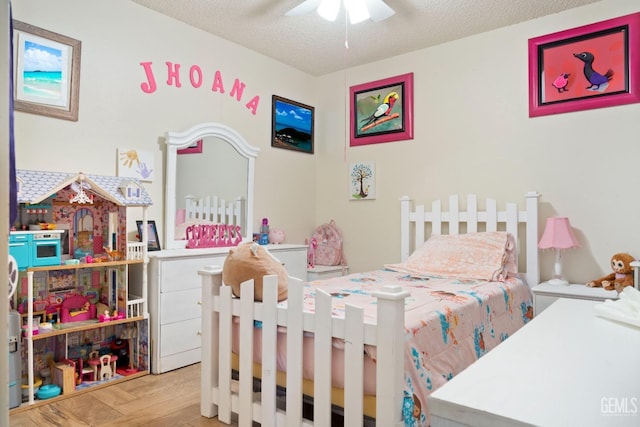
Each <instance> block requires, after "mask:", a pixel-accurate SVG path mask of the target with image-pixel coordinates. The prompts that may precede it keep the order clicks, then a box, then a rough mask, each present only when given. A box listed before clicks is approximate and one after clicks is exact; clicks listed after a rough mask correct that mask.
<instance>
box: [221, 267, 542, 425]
mask: <svg viewBox="0 0 640 427" xmlns="http://www.w3.org/2000/svg"><path fill="white" fill-rule="evenodd" d="M384 285H399V286H402V287H403V288H404V289H406V290H408V291H409V292H410V293H411V295H410V296H409V297H408V298H407V299H406V302H405V307H406V310H405V331H406V340H405V343H406V345H405V398H404V407H403V412H404V417H405V425H407V426H428V425H429V419H428V412H427V408H426V402H427V396H428V395H429V394H430V393H431V392H432V391H433V390H435V389H437V388H438V387H440V386H441V385H443V384H445V383H446V382H447V381H448V380H450V379H451V378H452V377H453V376H454V375H456V374H458V373H459V372H461V371H462V370H463V369H464V368H466V367H467V366H469V365H470V364H471V363H473V362H474V361H476V360H477V359H478V358H480V357H481V356H482V355H484V354H485V353H486V352H488V351H489V350H490V349H492V348H494V347H495V346H496V345H498V344H499V343H501V342H502V341H504V340H505V339H507V338H508V337H509V336H510V335H511V334H513V333H514V332H515V331H517V330H518V329H519V328H521V327H522V326H523V325H524V324H525V323H527V322H528V321H529V320H530V319H531V318H532V317H533V305H532V298H531V292H530V290H529V288H528V286H526V285H525V284H524V283H523V282H522V281H521V280H520V279H517V278H508V279H507V280H506V281H504V282H486V281H481V280H468V279H443V278H438V277H421V278H418V277H412V276H410V275H409V274H406V273H400V272H395V271H391V270H386V269H385V270H376V271H371V272H367V273H356V274H350V275H348V276H343V277H338V278H333V279H329V280H320V281H315V282H308V283H305V284H304V286H305V290H304V305H305V311H310V312H313V311H315V310H314V308H315V307H314V302H315V299H314V296H315V292H316V287H318V288H322V289H323V290H325V291H326V292H327V293H329V294H331V295H333V296H334V298H333V315H334V316H337V317H343V318H344V313H345V304H346V303H349V304H352V305H357V306H360V307H363V308H364V318H365V321H369V322H371V323H376V304H375V298H373V297H371V293H372V292H373V291H376V290H379V289H381V288H382V286H384ZM286 304H287V302H286V301H283V302H281V303H280V304H279V305H280V306H282V307H286ZM236 332H237V331H236ZM281 332H282V333H279V334H278V350H279V355H278V369H279V370H282V371H286V336H285V335H286V334H285V332H286V330H285V329H284V328H283V330H282V331H281ZM260 338H261V337H260V334H256V335H255V339H256V340H257V341H256V342H255V345H254V352H255V354H254V360H256V361H259V360H260V354H259V353H260V348H261V342H260V341H261V339H260ZM233 347H234V351H237V350H238V349H237V341H236V340H234V345H233ZM366 351H367V354H368V355H369V356H370V357H367V358H365V365H364V368H365V375H364V378H365V384H364V390H365V394H371V395H375V387H376V384H375V374H374V372H375V358H376V349H375V347H371V348H367V350H366ZM342 354H343V352H342V345H341V342H339V341H338V340H337V341H336V342H335V343H334V351H333V355H332V363H333V365H332V366H333V376H332V382H333V386H334V387H342V386H343V378H342V377H343V372H344V361H343V357H342ZM304 356H305V364H304V366H303V375H304V376H305V378H309V379H313V337H312V336H306V337H305V339H304Z"/></svg>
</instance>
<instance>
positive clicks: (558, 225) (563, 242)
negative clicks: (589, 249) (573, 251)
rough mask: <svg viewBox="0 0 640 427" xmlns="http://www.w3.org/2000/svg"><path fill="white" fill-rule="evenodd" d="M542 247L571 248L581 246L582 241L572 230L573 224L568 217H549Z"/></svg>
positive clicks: (541, 241) (539, 245) (540, 245)
mask: <svg viewBox="0 0 640 427" xmlns="http://www.w3.org/2000/svg"><path fill="white" fill-rule="evenodd" d="M538 247H539V248H540V249H569V248H579V247H580V243H578V239H576V236H574V235H573V232H572V231H571V224H569V218H567V217H551V218H547V224H546V225H545V227H544V233H543V234H542V238H541V239H540V242H538Z"/></svg>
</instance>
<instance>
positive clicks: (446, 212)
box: [199, 192, 539, 427]
mask: <svg viewBox="0 0 640 427" xmlns="http://www.w3.org/2000/svg"><path fill="white" fill-rule="evenodd" d="M538 197H539V196H538V194H537V193H536V192H529V193H527V194H526V196H525V204H524V205H525V209H524V210H519V208H518V204H517V203H506V205H505V208H504V210H498V207H497V203H496V201H495V200H492V199H487V200H486V201H485V202H484V210H480V209H479V206H478V203H477V198H476V196H474V195H469V196H467V198H466V210H464V211H463V210H460V201H459V198H458V197H457V196H451V197H450V198H449V204H448V208H447V209H443V204H442V202H441V201H435V202H433V203H432V204H431V210H430V211H426V210H425V207H424V206H423V205H418V206H416V207H415V208H413V205H412V202H411V200H410V199H409V198H408V197H403V198H402V199H401V201H400V205H401V208H400V217H401V218H400V229H401V252H400V260H401V262H400V263H396V264H389V265H386V266H384V268H382V269H380V270H376V271H372V272H365V273H354V274H350V275H348V276H344V277H342V278H334V279H329V280H326V281H316V282H308V283H303V282H301V281H297V280H296V279H293V278H290V280H289V286H288V299H287V300H286V301H284V302H280V303H278V301H277V292H278V290H277V283H276V282H277V280H276V278H275V277H273V276H267V277H265V278H264V289H263V301H262V302H254V299H253V293H254V288H253V283H252V282H251V281H249V282H246V283H243V284H242V287H241V295H240V298H236V297H233V295H232V292H231V287H229V286H225V285H223V284H222V275H221V269H220V268H219V267H216V266H208V267H205V268H203V269H202V270H200V271H199V274H200V275H201V276H202V280H203V291H202V292H203V301H202V304H203V306H202V364H201V370H202V373H201V375H202V378H201V414H202V415H203V416H205V417H213V416H216V415H217V416H218V419H219V420H220V421H222V422H225V423H230V422H231V421H232V416H234V417H237V420H238V423H239V425H241V426H244V425H246V426H250V425H252V422H253V421H256V422H259V423H261V425H263V426H270V425H288V426H302V425H305V426H306V425H309V426H310V425H332V416H333V413H335V412H336V408H337V411H339V412H340V414H341V416H343V423H344V425H348V426H353V425H362V424H373V423H375V424H376V425H379V426H385V427H386V426H402V425H428V423H429V419H428V409H427V408H426V401H427V399H426V397H427V396H428V395H429V394H430V393H431V392H432V391H433V390H434V389H436V388H437V387H439V386H440V385H442V384H443V383H445V382H446V381H448V380H449V379H450V378H451V377H452V376H454V375H456V374H457V373H458V372H460V371H461V370H462V369H464V367H466V366H468V365H469V364H470V363H472V362H473V361H474V360H476V359H477V358H479V357H481V356H482V355H483V354H485V353H486V352H488V351H490V350H491V348H493V347H495V346H496V345H498V344H499V343H500V342H501V341H503V340H504V339H507V338H508V336H509V335H510V334H512V333H513V332H515V331H516V330H517V329H518V328H520V327H521V326H522V325H524V324H525V323H526V322H527V321H528V320H530V319H531V317H532V301H531V292H530V290H529V288H528V286H534V285H536V284H537V283H538V282H539V280H538V279H539V266H538V250H537V237H538V229H537V224H538V214H537V212H538V210H537V203H538ZM427 236H431V237H430V238H429V239H428V240H427ZM445 236H449V237H445ZM476 236H482V237H481V241H482V242H483V244H484V241H485V240H487V239H486V237H487V236H490V239H488V240H490V241H492V242H494V243H496V244H497V245H498V246H500V245H504V246H505V248H509V251H507V252H508V253H509V254H510V256H506V254H507V252H505V254H503V255H502V260H501V267H500V271H499V272H498V271H497V270H496V269H495V268H493V265H492V263H494V262H495V260H494V259H491V260H490V261H487V265H489V266H490V267H491V268H488V269H487V271H491V272H492V274H491V280H479V279H476V278H472V279H469V278H466V276H464V275H459V276H456V275H455V274H454V276H456V277H441V275H438V276H434V275H430V274H423V273H424V272H420V273H416V272H413V271H412V268H413V266H414V264H412V263H411V262H412V261H416V260H420V259H421V258H420V257H422V256H424V255H429V254H433V253H439V252H433V250H434V249H433V248H434V247H436V248H437V247H438V245H437V243H432V242H439V241H445V242H446V244H445V245H444V246H445V247H450V248H451V247H453V248H455V247H456V246H455V245H454V246H450V245H451V241H452V240H457V241H458V243H462V244H463V245H464V247H467V248H468V247H475V246H474V244H475V243H472V244H470V243H469V242H470V241H469V240H468V239H476ZM505 236H506V237H505ZM503 239H504V240H503ZM458 243H456V244H458ZM505 243H506V244H505ZM434 245H435V246H434ZM412 248H418V249H417V250H413V249H412ZM424 248H428V250H426V252H425V249H424ZM473 253H474V252H472V255H471V256H473ZM478 253H480V252H478ZM483 253H484V252H483ZM435 261H438V262H440V261H441V260H435ZM505 261H510V262H505ZM516 263H518V264H519V265H520V267H521V268H520V269H519V270H523V268H522V267H525V268H526V270H525V272H524V273H520V274H519V275H517V276H519V277H514V274H513V273H514V272H517V271H518V270H515V271H511V272H509V270H510V269H513V268H515V264H516ZM436 264H437V262H436ZM440 264H442V262H440ZM445 264H446V263H445ZM509 264H510V265H509ZM496 273H498V274H497V275H496ZM423 293H426V294H428V295H429V296H430V298H431V299H423V296H422V294H423ZM460 310H461V311H460ZM377 319H384V320H385V321H384V322H378V321H377ZM278 350H280V352H279V351H278ZM345 360H346V361H348V362H344V361H345ZM340 361H342V362H340ZM346 364H348V369H333V368H332V366H333V367H334V368H335V367H336V366H338V367H339V366H342V365H346ZM443 366H444V367H443ZM336 372H338V373H336ZM373 372H375V374H374V373H373ZM246 373H249V374H246ZM372 377H373V378H372ZM372 379H373V380H372ZM257 380H259V386H260V388H259V389H258V388H256V382H257ZM258 390H259V391H258ZM309 401H312V402H313V406H312V409H311V411H310V413H307V411H306V408H307V407H308V405H305V403H306V402H309ZM233 414H235V415H233Z"/></svg>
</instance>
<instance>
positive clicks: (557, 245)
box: [538, 217, 580, 286]
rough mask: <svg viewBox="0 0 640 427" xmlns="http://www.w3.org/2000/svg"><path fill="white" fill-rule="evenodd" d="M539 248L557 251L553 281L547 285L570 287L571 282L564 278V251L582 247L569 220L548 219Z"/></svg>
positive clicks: (562, 218) (559, 218) (563, 218)
mask: <svg viewBox="0 0 640 427" xmlns="http://www.w3.org/2000/svg"><path fill="white" fill-rule="evenodd" d="M538 247H539V248H540V249H555V250H556V262H555V264H554V270H553V279H551V280H549V281H548V282H547V283H550V284H552V285H565V286H566V285H568V284H569V282H568V281H567V280H565V279H564V278H563V277H562V250H563V249H570V248H579V247H580V244H579V243H578V239H576V237H575V236H574V235H573V232H572V231H571V224H569V218H566V217H551V218H547V224H546V225H545V227H544V233H542V238H541V239H540V242H538Z"/></svg>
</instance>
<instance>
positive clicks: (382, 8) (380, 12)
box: [364, 0, 396, 21]
mask: <svg viewBox="0 0 640 427" xmlns="http://www.w3.org/2000/svg"><path fill="white" fill-rule="evenodd" d="M364 2H365V3H366V4H367V10H368V11H369V15H371V19H373V20H374V21H383V20H385V19H387V18H389V17H391V16H392V15H394V14H395V13H396V12H395V11H394V10H393V9H391V8H390V7H389V6H388V5H387V4H386V3H385V2H384V1H382V0H364Z"/></svg>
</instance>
